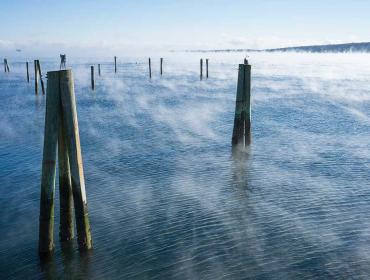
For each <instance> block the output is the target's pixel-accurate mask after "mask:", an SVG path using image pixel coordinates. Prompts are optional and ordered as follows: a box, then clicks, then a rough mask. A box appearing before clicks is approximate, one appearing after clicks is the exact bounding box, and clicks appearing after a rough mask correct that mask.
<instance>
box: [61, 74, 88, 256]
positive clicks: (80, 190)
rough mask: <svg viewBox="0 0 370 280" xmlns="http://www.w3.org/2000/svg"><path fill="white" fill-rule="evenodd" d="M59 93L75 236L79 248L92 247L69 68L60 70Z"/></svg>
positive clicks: (74, 101) (71, 76)
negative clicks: (69, 174) (74, 219)
mask: <svg viewBox="0 0 370 280" xmlns="http://www.w3.org/2000/svg"><path fill="white" fill-rule="evenodd" d="M60 93H61V101H62V108H63V121H64V123H65V127H66V133H67V135H68V137H67V147H68V156H69V164H70V169H71V182H72V192H73V202H74V207H75V217H76V225H77V237H78V244H79V248H80V250H86V249H91V248H92V240H91V232H90V223H89V217H88V210H87V200H86V191H85V179H84V172H83V163H82V154H81V144H80V136H79V129H78V119H77V110H76V100H75V93H74V85H73V75H72V71H71V70H64V71H61V77H60Z"/></svg>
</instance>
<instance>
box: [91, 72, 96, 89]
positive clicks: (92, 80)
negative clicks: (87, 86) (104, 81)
mask: <svg viewBox="0 0 370 280" xmlns="http://www.w3.org/2000/svg"><path fill="white" fill-rule="evenodd" d="M91 89H92V90H94V89H95V83H94V66H91Z"/></svg>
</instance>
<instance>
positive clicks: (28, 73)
mask: <svg viewBox="0 0 370 280" xmlns="http://www.w3.org/2000/svg"><path fill="white" fill-rule="evenodd" d="M26 72H27V83H29V82H30V72H29V69H28V61H26Z"/></svg>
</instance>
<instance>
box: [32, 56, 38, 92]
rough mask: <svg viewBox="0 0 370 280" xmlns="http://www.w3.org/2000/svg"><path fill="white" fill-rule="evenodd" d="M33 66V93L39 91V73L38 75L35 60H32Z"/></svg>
mask: <svg viewBox="0 0 370 280" xmlns="http://www.w3.org/2000/svg"><path fill="white" fill-rule="evenodd" d="M33 66H34V68H35V94H36V95H37V94H38V93H39V75H38V68H37V60H34V61H33Z"/></svg>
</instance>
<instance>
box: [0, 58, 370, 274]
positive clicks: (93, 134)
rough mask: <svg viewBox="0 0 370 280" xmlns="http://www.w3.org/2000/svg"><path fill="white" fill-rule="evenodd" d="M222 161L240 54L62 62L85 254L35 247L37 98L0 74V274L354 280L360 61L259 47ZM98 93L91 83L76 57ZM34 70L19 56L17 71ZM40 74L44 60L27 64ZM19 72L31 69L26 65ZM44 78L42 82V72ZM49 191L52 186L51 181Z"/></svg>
mask: <svg viewBox="0 0 370 280" xmlns="http://www.w3.org/2000/svg"><path fill="white" fill-rule="evenodd" d="M250 56H251V57H250V62H251V64H252V130H253V132H252V133H253V135H252V145H251V146H250V148H249V150H248V151H247V152H246V153H244V154H242V155H240V156H238V157H233V156H232V153H231V133H232V125H233V117H234V109H235V93H236V80H237V64H238V63H239V62H241V61H242V60H243V56H242V55H241V54H227V55H224V54H216V55H211V57H210V78H209V79H204V80H203V81H200V80H199V55H194V54H181V55H180V54H178V55H177V54H168V55H167V56H165V62H164V75H163V76H162V77H160V76H159V73H158V72H159V71H158V69H159V57H158V58H157V57H153V58H152V63H153V67H152V68H153V79H152V80H149V79H148V71H147V64H146V63H147V59H146V58H133V57H131V58H119V60H118V62H119V65H118V73H117V74H114V73H113V72H114V71H113V64H112V61H110V60H108V59H103V58H102V59H97V58H95V59H78V60H77V59H73V58H71V60H69V58H68V57H67V64H69V65H68V66H69V67H71V68H72V69H73V72H74V76H75V92H76V100H77V110H78V119H79V128H80V137H81V147H82V154H83V162H84V171H85V180H86V190H87V199H88V207H89V215H90V223H91V229H92V238H93V246H94V249H93V250H92V251H91V252H90V253H89V254H82V255H81V254H79V253H78V250H77V244H76V240H74V242H73V245H72V246H73V248H70V249H69V250H61V247H60V243H59V240H58V224H59V206H58V203H59V201H58V192H56V194H57V197H56V199H57V203H56V209H55V210H56V211H55V213H56V217H55V245H56V249H55V252H54V257H53V258H52V259H50V260H48V261H44V262H41V261H40V260H39V258H38V254H37V246H38V215H39V196H40V177H41V159H42V145H43V129H44V115H45V97H44V96H42V95H41V94H39V95H38V96H35V94H34V87H33V75H32V74H33V73H31V83H29V84H27V82H26V76H25V64H24V63H23V61H21V60H19V59H18V60H16V59H14V60H12V59H9V63H10V67H11V69H10V70H11V72H10V73H3V72H2V73H0V97H1V102H0V131H1V132H0V186H1V187H0V279H312V278H316V279H330V278H332V279H367V278H368V277H369V276H370V215H369V213H370V140H369V139H370V86H369V85H370V59H369V58H370V56H369V55H355V54H347V55H329V54H325V55H318V54H316V55H314V54H263V53H258V54H254V55H250ZM97 63H101V64H102V76H101V77H98V75H97V71H96V82H95V84H96V85H95V86H96V90H95V91H94V92H92V91H91V90H90V84H89V83H90V65H92V64H94V65H95V66H96V69H97ZM30 66H32V64H31V65H30ZM41 66H42V68H43V69H42V70H43V72H44V73H46V71H49V70H54V69H57V68H58V66H59V65H58V61H56V60H48V59H44V60H42V59H41ZM30 69H32V70H33V67H30ZM45 84H46V79H45ZM57 188H58V185H56V190H57Z"/></svg>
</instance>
